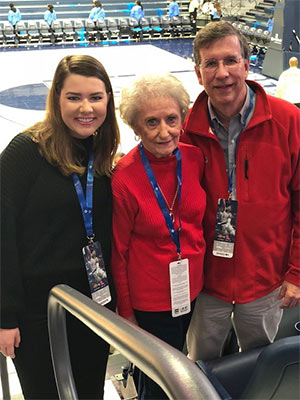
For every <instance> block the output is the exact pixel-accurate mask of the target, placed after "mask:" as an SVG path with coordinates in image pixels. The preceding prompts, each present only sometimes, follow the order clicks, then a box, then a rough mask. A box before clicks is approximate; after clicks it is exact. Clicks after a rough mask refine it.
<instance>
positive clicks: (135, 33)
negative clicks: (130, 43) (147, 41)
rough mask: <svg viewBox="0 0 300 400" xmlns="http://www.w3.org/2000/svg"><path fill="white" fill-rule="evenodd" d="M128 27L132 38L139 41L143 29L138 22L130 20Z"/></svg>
mask: <svg viewBox="0 0 300 400" xmlns="http://www.w3.org/2000/svg"><path fill="white" fill-rule="evenodd" d="M128 25H129V31H130V37H131V38H132V39H139V38H140V35H141V28H140V25H139V23H138V22H137V20H136V19H135V18H129V21H128Z"/></svg>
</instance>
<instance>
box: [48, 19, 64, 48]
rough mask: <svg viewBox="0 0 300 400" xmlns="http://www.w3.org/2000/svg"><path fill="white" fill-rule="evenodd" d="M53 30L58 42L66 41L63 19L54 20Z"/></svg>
mask: <svg viewBox="0 0 300 400" xmlns="http://www.w3.org/2000/svg"><path fill="white" fill-rule="evenodd" d="M51 30H52V32H53V35H54V38H55V42H57V43H62V42H64V38H65V35H64V31H63V28H62V24H61V21H59V20H56V21H53V22H52V25H51Z"/></svg>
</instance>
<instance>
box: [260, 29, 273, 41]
mask: <svg viewBox="0 0 300 400" xmlns="http://www.w3.org/2000/svg"><path fill="white" fill-rule="evenodd" d="M271 36H272V34H271V33H270V32H269V31H268V30H265V31H263V33H262V35H261V40H262V42H263V44H267V43H269V42H270V41H271Z"/></svg>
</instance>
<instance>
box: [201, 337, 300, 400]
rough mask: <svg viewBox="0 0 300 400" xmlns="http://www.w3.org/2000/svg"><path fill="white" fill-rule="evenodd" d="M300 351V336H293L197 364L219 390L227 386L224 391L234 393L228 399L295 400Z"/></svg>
mask: <svg viewBox="0 0 300 400" xmlns="http://www.w3.org/2000/svg"><path fill="white" fill-rule="evenodd" d="M299 354H300V337H299V336H290V337H287V338H283V339H279V340H277V341H275V342H274V343H272V344H270V345H268V346H264V347H259V348H256V349H251V350H248V351H244V352H242V353H236V354H233V355H229V356H225V357H222V358H220V359H218V360H213V361H207V362H205V363H204V362H203V361H201V360H200V361H197V363H196V364H197V365H198V366H199V367H200V368H201V369H202V371H203V372H204V373H206V375H207V377H208V378H209V379H210V381H211V382H212V383H213V384H214V386H215V388H216V389H217V390H218V387H219V388H221V389H225V390H224V393H225V394H226V393H227V394H229V395H230V397H226V396H225V398H232V399H252V400H258V399H264V400H269V399H272V400H273V399H274V400H275V399H278V400H279V399H280V400H285V399H286V400H287V399H288V400H291V399H298V398H299V390H300V388H299V372H300V357H299ZM211 374H212V376H211ZM221 391H222V390H221ZM218 392H219V394H220V395H221V393H220V391H219V390H218ZM223 398H224V397H223Z"/></svg>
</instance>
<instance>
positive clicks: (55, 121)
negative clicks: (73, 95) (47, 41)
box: [24, 55, 120, 176]
mask: <svg viewBox="0 0 300 400" xmlns="http://www.w3.org/2000/svg"><path fill="white" fill-rule="evenodd" d="M70 74H78V75H83V76H87V77H95V78H98V79H100V80H101V81H102V82H103V83H104V84H105V88H106V92H107V93H108V94H109V95H110V98H109V101H108V104H107V115H106V118H105V121H104V122H103V124H102V125H101V126H100V127H99V128H98V130H97V132H95V136H94V138H93V139H94V140H93V143H94V168H95V173H96V174H98V175H107V176H109V175H110V174H111V170H112V163H113V159H114V156H115V153H116V151H117V148H118V145H119V142H120V133H119V128H118V123H117V119H116V115H115V104H114V97H113V92H112V86H111V82H110V79H109V76H108V74H107V72H106V71H105V69H104V67H103V65H102V64H101V63H100V62H99V61H98V60H96V59H95V58H93V57H91V56H88V55H73V56H66V57H64V58H63V59H62V60H61V61H60V63H59V64H58V66H57V68H56V71H55V74H54V77H53V81H52V85H51V88H50V91H49V93H48V97H47V105H46V116H45V119H44V120H43V121H40V122H38V123H36V124H34V125H33V126H31V127H30V128H28V129H26V130H25V131H24V133H30V134H31V135H33V140H34V141H35V142H37V143H38V144H39V147H40V151H41V153H42V155H43V156H44V157H45V158H46V159H47V161H48V162H49V163H51V164H53V165H57V166H58V167H59V168H60V170H61V172H62V173H63V174H64V175H71V174H72V173H73V172H75V173H78V174H83V173H84V171H85V167H83V166H82V165H81V162H82V160H81V156H82V149H81V145H80V141H78V140H76V139H74V138H73V137H72V136H71V135H70V131H69V128H68V127H67V126H66V125H65V123H64V122H63V120H62V117H61V110H60V106H59V97H60V93H61V90H62V88H63V85H64V81H65V79H66V78H67V76H69V75H70Z"/></svg>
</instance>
